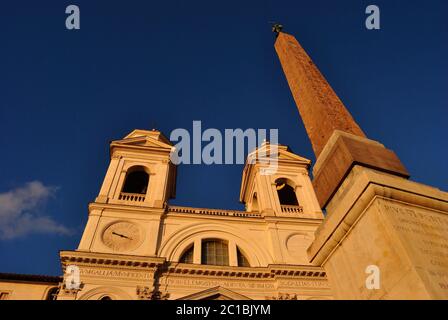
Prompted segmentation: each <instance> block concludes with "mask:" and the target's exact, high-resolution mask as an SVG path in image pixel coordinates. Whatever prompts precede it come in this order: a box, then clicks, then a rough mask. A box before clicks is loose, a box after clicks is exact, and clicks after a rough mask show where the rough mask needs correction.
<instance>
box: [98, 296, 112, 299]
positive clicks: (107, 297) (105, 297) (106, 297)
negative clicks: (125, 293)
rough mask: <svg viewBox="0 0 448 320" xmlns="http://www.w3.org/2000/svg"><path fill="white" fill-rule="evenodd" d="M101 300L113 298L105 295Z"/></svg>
mask: <svg viewBox="0 0 448 320" xmlns="http://www.w3.org/2000/svg"><path fill="white" fill-rule="evenodd" d="M100 300H112V298H111V297H109V296H104V297H101V298H100Z"/></svg>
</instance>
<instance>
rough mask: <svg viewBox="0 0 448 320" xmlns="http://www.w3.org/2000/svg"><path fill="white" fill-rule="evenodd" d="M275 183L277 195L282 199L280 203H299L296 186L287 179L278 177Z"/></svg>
mask: <svg viewBox="0 0 448 320" xmlns="http://www.w3.org/2000/svg"><path fill="white" fill-rule="evenodd" d="M275 185H276V188H277V195H278V199H279V200H280V204H283V205H288V206H298V205H299V202H298V201H297V196H296V192H295V191H294V188H293V187H291V186H290V185H289V184H288V183H287V181H286V180H285V179H277V180H276V181H275Z"/></svg>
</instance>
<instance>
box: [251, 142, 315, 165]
mask: <svg viewBox="0 0 448 320" xmlns="http://www.w3.org/2000/svg"><path fill="white" fill-rule="evenodd" d="M254 158H258V159H260V160H262V159H267V158H277V159H278V160H280V161H281V160H289V161H295V162H298V163H300V164H304V165H306V166H309V165H311V160H309V159H306V158H304V157H301V156H299V155H297V154H295V153H293V152H291V150H290V149H289V148H288V147H287V146H284V145H274V146H273V145H271V144H270V143H263V144H262V145H261V146H260V147H259V148H257V149H256V150H255V151H253V152H251V153H250V154H249V156H248V159H254Z"/></svg>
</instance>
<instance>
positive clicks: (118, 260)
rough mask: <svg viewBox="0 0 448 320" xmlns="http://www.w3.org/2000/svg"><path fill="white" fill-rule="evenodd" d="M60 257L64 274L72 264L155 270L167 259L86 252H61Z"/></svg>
mask: <svg viewBox="0 0 448 320" xmlns="http://www.w3.org/2000/svg"><path fill="white" fill-rule="evenodd" d="M59 255H60V258H61V264H62V269H63V271H64V272H65V268H66V266H67V265H70V264H76V265H90V266H100V267H104V266H110V267H122V268H132V269H153V270H155V268H157V267H158V266H160V265H163V264H164V263H165V261H166V259H165V258H159V257H143V256H131V255H120V254H110V253H94V252H85V251H61V252H60V253H59Z"/></svg>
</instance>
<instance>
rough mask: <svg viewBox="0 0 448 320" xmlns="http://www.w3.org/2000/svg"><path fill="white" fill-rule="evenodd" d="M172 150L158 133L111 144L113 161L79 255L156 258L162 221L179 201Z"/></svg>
mask: <svg viewBox="0 0 448 320" xmlns="http://www.w3.org/2000/svg"><path fill="white" fill-rule="evenodd" d="M171 148H172V144H171V143H170V141H169V140H168V139H167V138H166V137H164V136H163V134H162V133H160V132H159V131H156V130H152V131H147V130H134V131H132V132H131V133H129V134H128V135H127V136H126V137H124V138H123V139H121V140H115V141H112V143H111V144H110V155H111V160H110V164H109V167H108V169H107V172H106V176H105V178H104V181H103V184H102V186H101V189H100V192H99V195H98V196H97V197H96V199H95V201H94V202H93V203H91V204H90V205H89V219H88V222H87V226H86V229H85V231H84V234H83V236H82V239H81V242H80V244H79V248H78V250H82V251H91V252H104V253H123V254H131V255H134V254H135V255H145V256H148V255H149V256H153V255H156V251H157V239H158V233H159V229H160V228H159V226H160V220H161V216H162V215H163V213H164V210H165V207H166V203H167V201H168V200H169V199H170V198H173V197H174V195H175V182H176V167H175V165H174V164H173V163H172V162H171V161H170V152H171Z"/></svg>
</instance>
